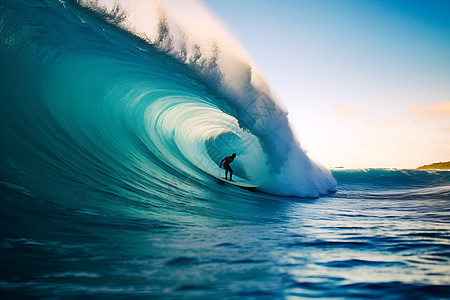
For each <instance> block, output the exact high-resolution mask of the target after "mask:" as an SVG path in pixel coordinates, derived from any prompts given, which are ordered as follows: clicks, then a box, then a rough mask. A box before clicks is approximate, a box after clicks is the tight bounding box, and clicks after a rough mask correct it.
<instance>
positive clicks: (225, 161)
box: [219, 153, 236, 181]
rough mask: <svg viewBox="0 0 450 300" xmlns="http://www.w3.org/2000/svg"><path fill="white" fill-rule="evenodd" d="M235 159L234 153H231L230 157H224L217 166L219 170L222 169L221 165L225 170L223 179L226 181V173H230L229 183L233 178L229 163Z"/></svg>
mask: <svg viewBox="0 0 450 300" xmlns="http://www.w3.org/2000/svg"><path fill="white" fill-rule="evenodd" d="M235 157H236V153H233V154H232V155H231V156H227V157H225V158H224V159H222V161H221V162H220V166H219V168H222V163H223V168H224V169H225V179H227V175H228V172H230V181H233V179H231V178H232V177H233V170H232V169H231V167H230V163H232V162H233V160H234V158H235Z"/></svg>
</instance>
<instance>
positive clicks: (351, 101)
mask: <svg viewBox="0 0 450 300" xmlns="http://www.w3.org/2000/svg"><path fill="white" fill-rule="evenodd" d="M204 2H205V4H206V5H207V6H208V7H209V9H210V10H211V11H212V12H213V13H214V14H215V15H216V16H217V17H218V18H219V19H220V20H221V21H222V22H223V23H224V24H225V26H226V27H227V28H228V30H229V31H230V32H231V33H232V35H234V37H235V38H236V39H237V40H238V41H239V42H240V43H241V45H242V46H243V47H244V48H245V50H246V51H247V52H248V53H249V55H250V57H251V58H252V60H253V63H254V64H255V65H256V66H257V67H258V69H259V70H260V71H261V72H262V74H263V75H264V77H265V78H266V80H267V82H268V84H269V85H270V86H271V88H272V90H273V92H274V93H275V95H276V96H277V97H278V98H279V100H280V101H281V102H282V103H284V105H285V106H286V107H287V109H288V111H289V119H290V122H291V124H292V126H293V128H294V130H295V131H296V133H297V136H298V138H299V140H300V143H301V145H302V147H303V148H304V149H305V150H306V151H307V152H308V155H309V156H310V157H312V158H313V159H315V160H317V161H318V162H320V163H321V164H323V165H324V166H326V167H330V168H333V167H345V168H371V167H378V168H380V167H381V168H415V167H417V166H420V165H424V164H429V163H433V162H439V161H450V1H447V0H441V1H437V0H428V1H426V0H424V1H414V0H405V1H403V0H395V1H394V0H392V1H384V0H380V1H378V0H373V1H370V0H367V1H364V0H359V1H357V0H339V1H338V0H314V1H313V0H308V1H305V0H282V1H257V0H227V1H220V0H204Z"/></svg>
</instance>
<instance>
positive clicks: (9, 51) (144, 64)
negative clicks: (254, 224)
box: [0, 0, 336, 203]
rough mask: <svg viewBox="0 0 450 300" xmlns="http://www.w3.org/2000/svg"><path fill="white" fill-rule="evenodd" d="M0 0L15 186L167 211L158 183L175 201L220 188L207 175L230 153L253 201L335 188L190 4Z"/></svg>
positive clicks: (256, 80)
mask: <svg viewBox="0 0 450 300" xmlns="http://www.w3.org/2000/svg"><path fill="white" fill-rule="evenodd" d="M1 5H2V7H1V16H0V18H1V19H0V20H1V27H0V28H1V31H0V32H1V47H2V49H1V60H2V66H4V67H2V70H1V73H2V74H1V76H2V93H3V96H2V101H1V102H2V112H1V114H2V118H3V120H4V122H3V126H2V127H3V128H2V135H3V137H2V140H3V141H2V149H1V150H2V164H3V165H4V166H5V168H4V172H5V173H6V176H9V177H14V178H16V179H17V180H19V181H20V182H22V183H23V186H27V187H28V188H30V189H33V190H36V191H40V192H41V193H42V194H46V195H50V196H55V197H58V198H60V197H61V194H68V195H69V194H70V196H75V197H76V196H77V194H78V195H79V194H80V193H88V194H90V198H91V200H92V199H95V198H98V199H102V195H104V194H113V195H120V196H122V197H124V198H127V199H135V198H136V197H137V198H139V199H140V198H143V197H144V198H145V197H148V195H151V196H152V197H155V198H156V199H160V201H162V202H164V201H163V200H161V199H166V198H167V191H168V188H169V191H170V194H171V196H174V195H175V196H178V198H179V199H182V198H183V197H186V195H195V196H199V195H202V194H204V193H205V190H208V191H209V192H211V193H214V191H219V190H221V191H222V192H223V190H224V189H223V187H222V186H220V185H219V183H218V182H217V181H215V180H214V178H213V177H212V176H209V175H213V176H218V175H219V174H220V172H221V170H220V169H219V168H218V161H220V159H221V158H222V157H224V156H226V155H229V154H230V152H232V151H233V152H236V153H237V154H238V160H237V161H236V162H235V163H233V164H234V166H235V174H236V175H238V176H241V177H244V178H247V179H249V180H250V181H252V182H255V183H257V184H259V185H260V190H261V191H263V192H267V193H271V194H277V195H285V196H300V197H318V196H320V195H322V194H326V193H327V192H329V191H334V190H335V187H336V182H335V180H334V178H333V176H332V175H331V173H330V172H329V171H328V170H327V169H325V168H324V167H322V166H320V165H319V164H318V163H316V162H313V161H312V160H311V159H310V158H309V157H308V156H307V155H306V154H305V151H304V150H303V149H302V148H301V146H300V144H299V142H298V140H297V139H296V137H295V136H294V134H293V131H292V129H291V126H290V125H289V121H288V117H287V112H286V109H284V108H283V107H282V106H281V104H280V103H279V102H278V101H277V100H276V98H275V97H274V95H273V94H272V92H271V91H270V88H269V87H268V85H267V84H266V83H265V81H264V79H263V77H262V76H261V75H260V74H259V72H258V71H257V69H256V68H255V67H254V66H253V65H252V63H251V60H250V58H249V57H248V55H247V54H246V53H245V51H244V50H242V48H241V47H240V46H239V45H238V44H237V43H236V42H234V40H233V38H232V37H231V36H230V35H229V34H228V33H227V32H226V30H224V29H223V26H221V25H220V22H219V21H217V20H216V19H215V18H214V17H213V16H212V15H211V14H210V13H209V12H208V10H207V8H206V7H204V6H203V5H202V4H201V3H200V2H196V1H188V2H186V1H175V2H173V1H170V2H169V1H168V2H165V1H161V2H156V1H131V2H128V1H114V2H110V1H90V0H80V1H76V2H71V1H50V0H48V1H36V2H34V1H31V2H29V3H14V1H13V2H10V1H6V2H5V3H3V4H1ZM180 11H183V14H180ZM227 189H228V187H227V188H225V190H226V191H228V190H227ZM83 191H84V192H83ZM130 193H132V195H130ZM93 202H94V203H95V200H93Z"/></svg>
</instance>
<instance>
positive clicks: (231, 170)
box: [230, 168, 233, 181]
mask: <svg viewBox="0 0 450 300" xmlns="http://www.w3.org/2000/svg"><path fill="white" fill-rule="evenodd" d="M232 177H233V169H232V168H230V181H233V179H232Z"/></svg>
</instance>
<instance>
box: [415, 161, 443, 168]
mask: <svg viewBox="0 0 450 300" xmlns="http://www.w3.org/2000/svg"><path fill="white" fill-rule="evenodd" d="M417 170H450V161H447V162H438V163H434V164H430V165H425V166H420V167H418V168H417Z"/></svg>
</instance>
